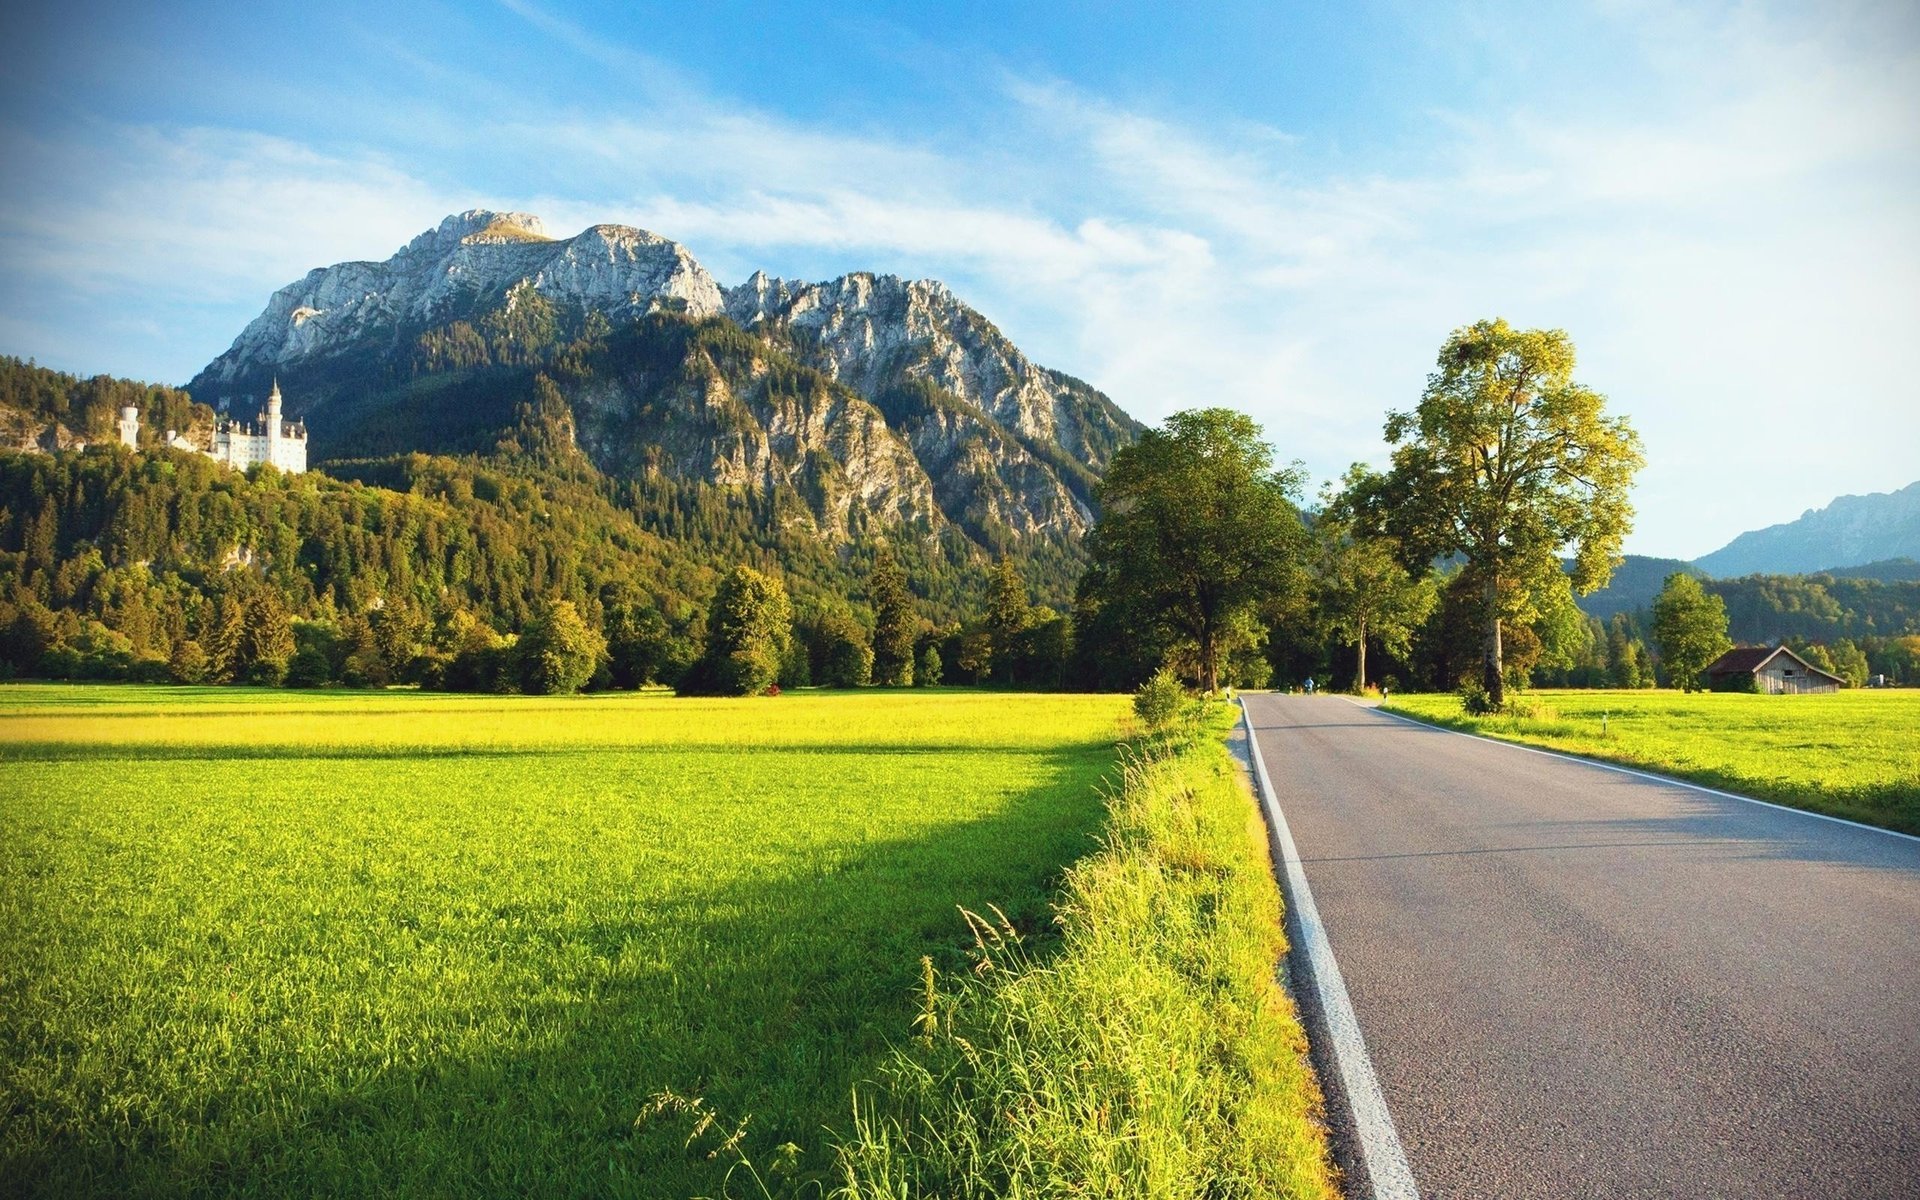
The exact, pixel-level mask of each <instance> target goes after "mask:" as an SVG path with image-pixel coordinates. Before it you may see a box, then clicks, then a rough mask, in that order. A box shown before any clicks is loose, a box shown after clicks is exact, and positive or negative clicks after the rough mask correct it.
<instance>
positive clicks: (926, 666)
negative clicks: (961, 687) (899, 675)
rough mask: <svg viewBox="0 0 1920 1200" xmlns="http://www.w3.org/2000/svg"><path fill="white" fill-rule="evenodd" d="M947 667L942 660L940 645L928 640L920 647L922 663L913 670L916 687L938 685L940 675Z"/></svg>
mask: <svg viewBox="0 0 1920 1200" xmlns="http://www.w3.org/2000/svg"><path fill="white" fill-rule="evenodd" d="M945 669H946V668H945V667H944V666H943V665H942V664H941V662H940V647H939V646H938V645H936V644H934V643H933V642H928V643H927V644H926V645H924V646H922V647H921V648H920V663H919V665H918V666H916V667H915V668H914V671H913V685H914V686H915V687H938V686H939V685H940V675H941V673H942V672H943V671H944V670H945Z"/></svg>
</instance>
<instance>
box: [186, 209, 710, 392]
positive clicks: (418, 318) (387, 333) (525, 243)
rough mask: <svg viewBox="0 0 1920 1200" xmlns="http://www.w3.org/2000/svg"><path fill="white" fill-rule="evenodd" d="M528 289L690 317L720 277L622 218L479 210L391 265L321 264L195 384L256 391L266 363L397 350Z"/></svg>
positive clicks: (426, 236) (613, 311) (270, 366)
mask: <svg viewBox="0 0 1920 1200" xmlns="http://www.w3.org/2000/svg"><path fill="white" fill-rule="evenodd" d="M529 291H530V292H532V293H536V294H538V295H541V296H544V297H547V298H548V299H550V300H555V301H560V302H562V303H564V304H571V305H575V306H579V307H582V308H590V309H594V310H597V311H599V312H603V313H605V314H606V315H607V316H609V317H623V316H633V315H638V314H642V313H647V312H651V311H654V310H655V309H657V308H659V307H662V306H663V305H671V304H676V303H677V305H678V306H680V307H682V308H683V309H684V311H686V312H687V313H689V314H691V315H693V316H712V315H714V314H716V313H719V312H720V311H721V309H722V298H721V293H720V288H719V285H717V284H716V283H714V281H713V277H712V276H711V275H709V274H707V272H706V269H705V268H704V267H702V266H701V265H700V264H699V263H697V262H695V261H694V260H693V256H692V255H690V254H688V253H687V251H686V248H685V247H683V246H680V245H679V244H678V243H675V242H670V241H668V240H667V239H665V238H662V237H657V236H655V235H653V234H651V233H648V232H646V231H645V230H641V229H629V228H627V227H625V226H621V225H596V226H594V227H593V228H591V229H588V230H587V231H585V232H584V233H581V234H579V235H577V236H575V237H571V238H567V239H565V240H564V241H561V240H555V239H554V238H551V237H549V236H547V233H546V227H545V226H544V225H543V224H542V223H541V221H540V218H538V217H535V216H532V215H530V214H528V213H494V212H487V211H484V210H479V209H476V210H473V211H471V212H464V213H460V214H459V215H457V216H450V217H448V218H447V219H446V220H444V221H442V222H440V225H439V227H438V228H436V229H430V230H428V231H427V232H425V233H423V234H421V235H420V236H419V237H416V238H414V239H413V240H412V241H411V242H408V243H407V244H406V246H404V247H402V248H401V250H400V251H399V252H398V253H396V254H395V255H394V256H393V257H392V258H389V259H388V260H386V261H385V262H378V263H374V262H345V263H336V264H335V265H333V266H331V267H319V268H316V269H314V270H312V271H309V272H307V275H306V277H305V278H303V279H301V280H300V281H299V282H297V283H290V284H288V285H287V286H286V287H283V288H281V289H280V290H279V291H277V292H275V293H274V294H273V298H272V299H271V300H269V301H267V308H266V311H265V312H262V313H261V314H260V315H259V316H257V317H255V318H254V319H253V321H252V322H251V323H250V324H249V325H248V326H247V327H246V329H244V330H242V331H241V333H240V336H239V337H237V338H235V339H234V342H233V345H232V346H231V347H230V348H228V350H227V352H226V353H225V354H222V355H221V356H220V357H219V358H216V359H214V360H213V362H212V363H210V364H208V366H207V368H206V370H204V371H202V372H201V373H200V374H199V376H197V377H196V378H195V379H194V381H193V383H192V384H191V385H190V389H189V390H192V391H194V392H195V394H196V395H198V396H200V398H201V399H202V400H205V401H214V402H217V400H218V399H219V398H220V397H222V396H225V395H226V394H227V393H228V392H229V391H230V390H236V389H237V390H242V391H249V390H258V380H257V377H258V376H259V375H260V373H261V372H262V371H272V370H286V369H288V368H310V367H312V366H314V365H316V364H321V363H324V362H326V361H327V360H328V359H332V358H338V357H341V356H347V355H365V354H367V353H368V352H369V351H376V352H377V351H381V350H387V351H391V350H393V349H395V348H397V347H398V346H399V345H400V344H401V343H402V342H403V341H404V340H405V339H406V338H408V337H409V336H411V335H414V334H417V333H419V332H420V331H422V330H425V329H430V328H433V327H435V326H439V325H444V324H446V323H447V322H449V321H453V320H461V319H466V320H471V319H473V318H474V317H476V316H478V315H479V314H482V313H485V312H490V311H494V310H497V309H503V308H504V309H507V310H509V311H510V310H511V309H512V307H513V306H514V305H515V304H516V302H517V298H518V297H521V296H524V295H525V294H527V292H529Z"/></svg>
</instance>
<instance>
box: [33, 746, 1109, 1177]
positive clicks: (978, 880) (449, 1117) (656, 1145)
mask: <svg viewBox="0 0 1920 1200" xmlns="http://www.w3.org/2000/svg"><path fill="white" fill-rule="evenodd" d="M892 749H893V748H888V752H892ZM576 753H577V751H576ZM1027 753H1033V751H1031V750H1028V751H1027ZM1036 757H1037V758H1038V759H1039V760H1040V761H1043V762H1044V763H1045V764H1046V769H1045V773H1044V780H1045V782H1043V783H1041V784H1039V785H1036V786H1034V787H1032V788H1030V789H1028V790H1027V791H1026V792H1024V793H1022V794H1021V795H1019V796H1017V797H1015V798H1013V799H1011V800H1010V801H1008V802H1007V803H1005V804H1004V805H1003V806H1002V807H1001V808H1000V809H999V810H998V811H996V812H994V813H992V814H991V815H988V816H985V817H982V818H978V819H975V820H972V821H969V822H965V823H961V824H956V825H944V826H942V827H940V828H938V829H936V830H931V831H929V832H928V833H927V834H926V835H925V836H917V837H913V838H907V839H899V840H894V841H890V842H878V843H863V844H861V845H859V847H858V848H857V849H854V848H850V849H849V850H848V851H847V853H845V854H844V855H841V856H838V857H837V858H835V859H834V860H833V861H831V862H817V861H813V862H810V861H807V860H803V859H792V860H784V861H783V862H782V864H781V867H782V869H783V871H782V873H781V874H780V875H779V876H778V877H774V878H758V879H756V880H755V881H753V882H752V883H745V884H740V885H738V886H731V887H720V888H717V889H712V890H703V891H702V892H700V893H699V894H697V895H694V894H689V895H686V896H682V897H677V898H674V899H672V900H670V901H668V902H667V903H666V904H665V905H663V906H657V907H655V908H652V909H649V910H647V912H646V913H645V914H644V915H645V917H646V918H647V919H646V920H641V919H639V917H640V915H641V914H635V915H634V917H633V919H622V920H618V921H610V922H609V921H602V922H598V923H591V924H589V923H571V924H569V923H564V922H562V921H560V920H559V919H558V918H555V920H554V921H553V922H552V923H550V924H549V925H547V926H545V927H541V926H539V925H537V924H536V925H531V926H528V927H526V928H525V929H524V931H523V932H522V933H520V934H519V935H518V942H517V944H509V945H506V946H504V947H503V948H502V950H501V951H500V954H501V956H502V960H503V965H504V961H505V960H508V959H511V958H512V957H514V956H515V955H517V954H524V955H525V956H526V959H527V961H532V962H538V963H542V964H546V963H550V962H552V961H553V954H554V950H555V947H556V946H557V945H560V944H561V943H564V947H565V950H566V954H567V955H568V956H570V958H569V960H568V961H569V962H573V963H578V962H581V961H585V962H589V963H600V964H605V966H604V968H595V969H592V970H587V971H586V972H584V977H597V982H595V983H593V984H592V986H591V987H590V988H585V989H582V988H578V987H575V988H568V987H565V986H558V987H555V988H551V989H535V990H534V994H523V995H519V996H516V997H515V998H514V1001H515V1002H514V1003H513V1004H512V1005H510V1006H509V1007H510V1009H511V1020H512V1032H511V1036H510V1037H508V1038H505V1039H503V1041H504V1043H505V1044H502V1045H499V1046H498V1047H497V1048H495V1049H492V1050H489V1051H488V1052H486V1053H482V1054H470V1055H467V1056H465V1057H459V1056H457V1055H455V1054H453V1053H451V1052H449V1053H445V1054H442V1053H439V1052H437V1051H436V1052H435V1053H434V1054H433V1055H431V1056H430V1057H429V1058H428V1060H427V1061H425V1062H424V1063H421V1064H418V1065H409V1066H389V1067H387V1068H385V1069H381V1070H377V1071H374V1072H372V1073H370V1074H369V1075H367V1077H365V1078H363V1079H359V1080H357V1081H354V1082H352V1083H350V1084H349V1083H337V1084H334V1085H331V1086H329V1087H326V1088H316V1089H314V1090H311V1091H307V1092H304V1093H295V1092H293V1091H291V1090H290V1089H288V1088H287V1086H286V1085H285V1084H276V1082H275V1081H274V1080H273V1079H272V1078H271V1077H270V1076H269V1077H268V1078H266V1079H263V1080H262V1079H255V1080H246V1081H228V1082H227V1083H226V1085H225V1087H224V1088H223V1089H222V1090H221V1091H220V1092H219V1093H218V1094H216V1095H214V1096H213V1097H212V1098H211V1100H210V1101H209V1102H207V1103H206V1105H205V1106H204V1108H202V1107H199V1106H198V1105H197V1104H196V1107H195V1108H194V1109H193V1111H178V1112H174V1111H167V1107H168V1106H167V1103H166V1100H165V1099H164V1098H163V1099H162V1101H161V1102H160V1104H159V1105H158V1108H159V1109H160V1110H161V1112H162V1113H163V1115H164V1116H165V1118H166V1120H165V1124H164V1127H163V1126H162V1125H160V1124H159V1123H156V1122H155V1121H154V1120H153V1119H152V1118H151V1117H148V1118H147V1119H144V1120H143V1119H141V1118H140V1117H138V1116H137V1115H135V1114H136V1113H137V1112H138V1111H140V1110H141V1108H142V1105H141V1104H140V1102H139V1101H138V1100H137V1099H136V1100H135V1102H134V1103H131V1104H128V1105H126V1106H124V1107H122V1108H120V1109H119V1111H117V1112H115V1114H114V1116H112V1117H110V1118H109V1117H103V1116H100V1115H99V1114H101V1113H102V1112H113V1111H114V1110H115V1108H116V1104H115V1098H114V1097H104V1096H96V1097H94V1098H93V1100H94V1103H93V1105H92V1106H91V1111H92V1113H93V1116H92V1117H91V1118H90V1119H86V1120H81V1121H77V1122H76V1121H74V1120H72V1119H71V1118H70V1117H69V1115H68V1113H67V1112H66V1111H61V1112H55V1111H52V1110H51V1108H50V1107H47V1108H42V1107H38V1106H37V1104H36V1102H37V1101H38V1100H39V1099H40V1098H38V1097H35V1096H30V1095H26V1094H24V1093H22V1092H21V1091H19V1090H13V1094H12V1096H11V1097H10V1104H9V1108H10V1111H9V1114H8V1122H9V1124H11V1125H12V1126H13V1129H12V1132H11V1134H10V1135H9V1136H8V1137H7V1138H6V1139H5V1141H4V1142H3V1143H0V1144H4V1145H5V1146H6V1147H7V1149H8V1153H7V1154H5V1155H4V1156H0V1172H4V1176H3V1177H4V1178H5V1179H6V1180H7V1183H8V1187H7V1189H6V1190H8V1191H13V1190H15V1189H18V1190H20V1191H21V1192H23V1193H25V1194H42V1195H62V1196H86V1195H99V1196H106V1195H157V1196H169V1195H260V1196H267V1195H329V1196H367V1195H462V1196H465V1195H483V1196H485V1195H499V1196H507V1195H511V1196H528V1195H538V1196H647V1197H653V1196H688V1195H712V1196H718V1195H720V1194H722V1188H723V1185H724V1184H725V1182H726V1176H727V1168H728V1166H729V1165H730V1160H729V1159H727V1158H725V1157H723V1158H721V1159H718V1160H713V1161H709V1160H708V1159H706V1158H705V1157H704V1151H705V1150H707V1149H709V1148H711V1147H712V1146H713V1145H714V1144H716V1143H717V1141H718V1140H719V1138H720V1137H722V1136H724V1135H725V1134H726V1133H728V1132H731V1124H728V1126H727V1127H726V1128H722V1129H717V1130H715V1131H710V1132H708V1133H707V1134H705V1135H703V1136H701V1137H699V1138H696V1139H695V1141H694V1145H693V1148H692V1149H691V1150H690V1149H689V1148H688V1145H687V1143H688V1138H689V1134H690V1132H692V1130H691V1129H690V1128H689V1124H690V1122H689V1121H688V1120H685V1119H675V1118H672V1117H662V1118H659V1119H657V1120H654V1121H652V1122H651V1123H647V1124H643V1125H642V1126H640V1127H636V1124H635V1122H636V1118H637V1117H638V1116H639V1115H640V1114H641V1113H642V1111H643V1110H644V1109H645V1108H646V1107H647V1105H648V1103H649V1100H650V1098H652V1097H653V1096H655V1095H656V1094H657V1093H660V1092H663V1091H666V1090H672V1091H674V1092H677V1093H679V1094H682V1095H686V1096H699V1097H702V1098H704V1099H705V1100H706V1101H707V1102H708V1103H709V1104H710V1105H711V1106H712V1107H713V1109H714V1110H715V1111H717V1112H718V1113H719V1114H721V1115H722V1117H723V1118H724V1120H725V1121H727V1122H729V1123H731V1122H737V1121H738V1120H739V1119H741V1118H746V1117H750V1118H751V1123H750V1124H749V1126H748V1133H747V1136H746V1138H745V1140H744V1141H743V1143H742V1149H743V1150H744V1151H745V1152H746V1153H747V1154H748V1155H749V1156H751V1157H752V1158H753V1159H754V1160H755V1161H756V1162H761V1163H765V1162H768V1161H770V1160H771V1159H772V1158H773V1157H774V1154H775V1149H776V1148H777V1147H778V1146H780V1145H781V1144H782V1143H785V1142H788V1141H791V1142H794V1143H797V1144H798V1145H799V1146H800V1147H802V1149H803V1152H804V1153H803V1156H802V1159H801V1165H802V1167H803V1168H804V1169H807V1170H813V1171H819V1170H823V1169H824V1168H825V1167H827V1166H828V1165H829V1162H830V1159H829V1157H828V1155H827V1153H826V1147H827V1144H828V1141H829V1138H828V1135H827V1134H826V1132H825V1130H824V1128H823V1127H825V1126H831V1127H833V1128H836V1129H841V1130H844V1129H846V1128H847V1127H848V1125H849V1124H850V1121H849V1114H850V1110H851V1099H850V1089H851V1088H852V1087H853V1086H854V1085H855V1084H856V1083H858V1082H860V1081H862V1080H864V1079H867V1078H870V1077H871V1075H872V1073H873V1071H874V1069H875V1068H876V1067H877V1065H878V1064H879V1063H880V1061H881V1059H882V1058H883V1056H884V1055H885V1054H886V1052H887V1050H888V1047H889V1046H890V1045H894V1044H899V1043H902V1042H904V1041H905V1040H906V1038H907V1037H908V1036H909V1029H910V1021H911V1019H912V1017H913V1014H914V1013H915V1011H916V1002H915V994H916V992H917V989H918V986H919V982H920V963H919V960H920V956H921V955H922V954H930V955H932V956H933V957H934V959H935V961H936V963H937V964H939V966H940V969H941V970H942V971H943V972H957V971H960V970H964V969H966V967H967V966H968V965H969V964H970V963H971V958H970V956H969V954H968V949H969V946H970V943H969V941H968V938H967V934H966V932H965V929H964V926H963V924H962V922H961V920H960V919H959V916H958V914H957V913H956V911H955V906H956V905H965V906H967V907H969V908H974V909H983V908H984V907H985V906H986V905H988V904H995V905H998V906H1000V907H1001V908H1003V909H1005V910H1006V911H1007V913H1008V915H1009V916H1010V917H1011V918H1013V919H1014V921H1015V923H1016V924H1017V925H1018V926H1020V927H1022V928H1023V929H1025V930H1027V931H1029V932H1031V933H1033V934H1035V935H1038V937H1039V947H1038V948H1039V950H1040V952H1041V953H1044V952H1045V950H1046V945H1047V942H1048V940H1049V939H1048V936H1047V934H1048V931H1049V930H1050V928H1051V925H1050V921H1049V919H1048V902H1049V901H1050V899H1051V898H1052V896H1053V894H1054V891H1055V889H1056V886H1057V884H1058V880H1059V873H1060V871H1061V870H1062V868H1063V867H1064V866H1065V865H1066V864H1067V863H1068V862H1070V861H1072V860H1073V859H1075V858H1077V857H1079V856H1081V855H1082V854H1084V853H1086V852H1088V851H1090V850H1091V849H1092V847H1093V844H1094V843H1093V838H1094V836H1095V834H1096V833H1097V831H1098V829H1099V827H1100V823H1101V816H1102V809H1101V805H1100V801H1099V798H1098V795H1097V794H1096V784H1097V782H1098V781H1099V779H1100V778H1101V777H1102V776H1103V774H1104V773H1105V772H1106V771H1107V770H1108V768H1109V767H1110V765H1111V762H1112V752H1111V748H1110V747H1109V748H1106V749H1105V750H1103V751H1100V752H1090V751H1086V750H1081V751H1077V752H1063V753H1051V754H1045V755H1038V756H1036ZM663 930H664V931H666V932H665V934H664V935H663V932H662V931H663ZM430 948H431V947H430V946H427V947H423V952H424V951H425V950H429V949H430ZM596 971H597V972H598V974H597V976H596ZM575 974H576V978H577V977H581V975H580V973H578V972H576V973H575ZM142 982H143V983H145V984H146V986H148V987H149V988H151V987H152V986H154V983H155V981H151V980H148V981H142ZM554 982H555V983H556V984H564V983H566V982H568V981H567V980H555V981H554ZM583 990H584V991H585V993H586V994H585V995H584V996H583V995H582V991H583ZM549 993H551V994H549ZM436 1016H444V1018H445V1020H446V1026H445V1029H444V1031H443V1032H441V1033H439V1034H438V1035H437V1036H438V1037H440V1038H441V1039H442V1040H443V1041H445V1042H447V1044H451V1040H450V1039H451V1037H452V1036H454V1035H457V1034H458V1033H459V1032H461V1025H462V1022H463V1021H465V1020H471V1019H472V1018H473V1016H474V1014H471V1013H461V1012H447V1013H445V1014H436ZM16 1044H17V1043H16ZM42 1049H43V1052H45V1051H50V1050H51V1049H53V1048H42ZM262 1069H263V1070H265V1071H269V1072H270V1071H271V1064H263V1065H262ZM334 1074H335V1075H336V1076H338V1075H346V1074H352V1072H335V1073H334ZM116 1082H117V1086H118V1087H120V1088H127V1089H133V1090H137V1089H138V1088H139V1086H140V1084H139V1081H138V1080H137V1079H134V1080H119V1081H116ZM154 1108H155V1106H153V1105H151V1104H149V1105H147V1106H146V1111H147V1112H149V1113H152V1112H153V1111H154ZM730 1194H732V1195H735V1196H745V1195H758V1194H759V1193H758V1191H757V1189H755V1188H753V1187H752V1186H751V1184H750V1183H749V1182H748V1180H747V1179H746V1177H745V1176H736V1177H735V1178H734V1180H733V1181H732V1184H731V1187H730ZM796 1194H813V1193H812V1192H810V1191H804V1190H803V1191H799V1192H797V1193H796Z"/></svg>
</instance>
